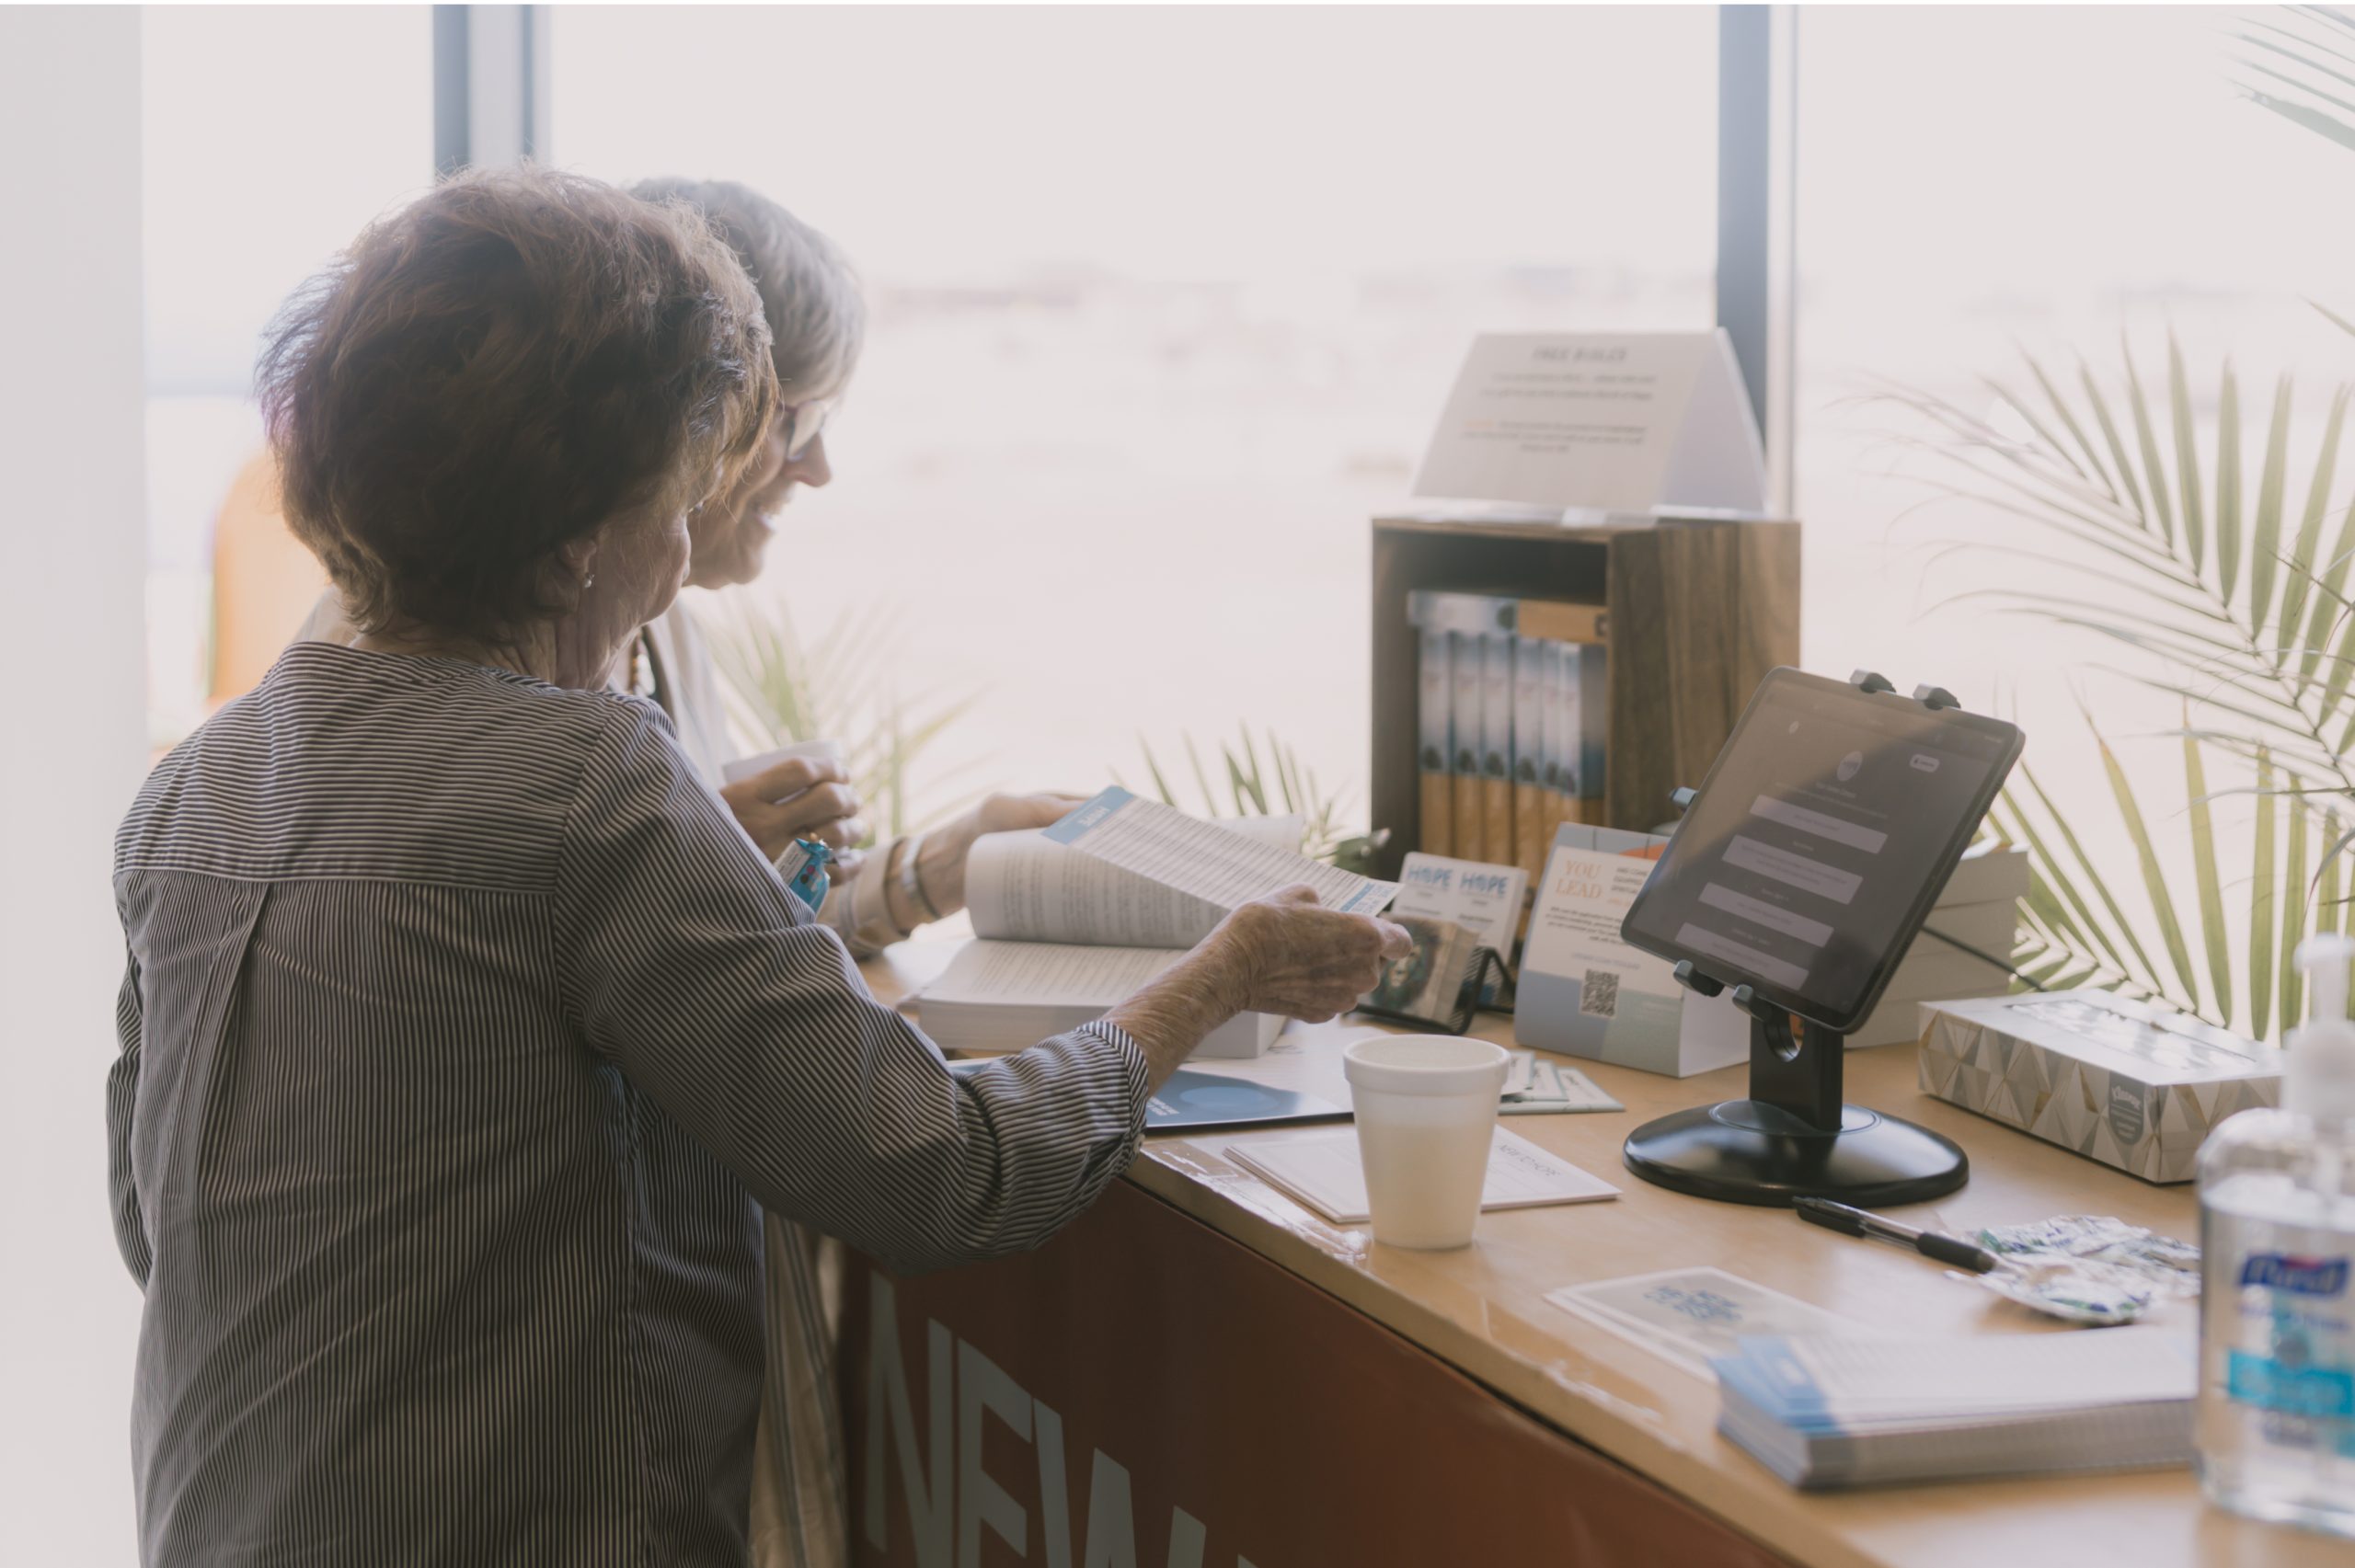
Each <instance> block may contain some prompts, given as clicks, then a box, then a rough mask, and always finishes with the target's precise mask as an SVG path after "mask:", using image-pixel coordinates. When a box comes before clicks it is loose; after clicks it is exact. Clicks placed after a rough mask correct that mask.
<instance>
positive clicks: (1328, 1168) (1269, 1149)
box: [1226, 1127, 1619, 1225]
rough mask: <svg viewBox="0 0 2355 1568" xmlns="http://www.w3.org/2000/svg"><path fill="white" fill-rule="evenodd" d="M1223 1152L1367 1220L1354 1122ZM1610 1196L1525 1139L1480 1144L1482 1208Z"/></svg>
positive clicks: (1345, 1214) (1347, 1220) (1305, 1197)
mask: <svg viewBox="0 0 2355 1568" xmlns="http://www.w3.org/2000/svg"><path fill="white" fill-rule="evenodd" d="M1226 1157H1227V1158H1228V1159H1230V1160H1232V1161H1234V1162H1235V1163H1236V1164H1238V1165H1242V1166H1244V1167H1246V1169H1248V1170H1250V1171H1252V1172H1253V1173H1256V1174H1258V1176H1259V1177H1260V1178H1261V1179H1263V1180H1265V1181H1266V1182H1268V1183H1269V1185H1272V1186H1277V1187H1281V1188H1282V1189H1283V1190H1284V1191H1285V1192H1287V1193H1290V1194H1291V1195H1292V1196H1293V1197H1296V1198H1298V1199H1299V1200H1300V1201H1301V1202H1303V1203H1304V1204H1306V1205H1307V1206H1308V1207H1311V1208H1313V1209H1315V1210H1316V1212H1317V1213H1319V1214H1321V1215H1323V1216H1324V1217H1325V1218H1326V1219H1330V1220H1332V1221H1334V1222H1335V1223H1336V1224H1340V1225H1362V1224H1364V1223H1365V1222H1366V1221H1367V1220H1368V1219H1372V1218H1373V1207H1372V1206H1371V1205H1370V1204H1369V1203H1368V1202H1367V1199H1366V1191H1365V1166H1364V1164H1363V1163H1362V1162H1361V1159H1360V1157H1359V1154H1358V1131H1357V1128H1355V1127H1343V1128H1341V1129H1339V1130H1338V1131H1335V1132H1307V1133H1302V1134H1300V1135H1299V1136H1297V1137H1293V1138H1270V1139H1261V1140H1259V1141H1258V1142H1255V1143H1231V1144H1228V1145H1227V1147H1226ZM1617 1196H1619V1189H1618V1188H1617V1187H1614V1186H1613V1185H1611V1184H1610V1183H1609V1182H1606V1181H1603V1180H1602V1179H1600V1178H1599V1177H1596V1176H1592V1175H1590V1174H1588V1173H1586V1172H1584V1171H1582V1170H1580V1169H1579V1167H1577V1166H1576V1165H1573V1164H1571V1163H1570V1162H1568V1161H1567V1160H1559V1159H1557V1158H1555V1157H1554V1156H1553V1155H1551V1154H1548V1153H1547V1152H1545V1150H1543V1149H1540V1148H1538V1147H1537V1145H1535V1144H1534V1143H1532V1142H1530V1141H1529V1139H1525V1138H1519V1137H1516V1136H1514V1135H1513V1134H1511V1133H1509V1132H1505V1131H1502V1130H1499V1132H1498V1133H1497V1135H1496V1141H1494V1142H1493V1143H1491V1144H1490V1145H1489V1146H1488V1179H1487V1180H1486V1181H1485V1182H1483V1183H1482V1184H1481V1187H1480V1207H1481V1208H1482V1209H1483V1210H1488V1209H1495V1208H1537V1207H1544V1206H1545V1205H1547V1204H1555V1203H1600V1202H1603V1201H1604V1200H1606V1199H1609V1198H1614V1197H1617Z"/></svg>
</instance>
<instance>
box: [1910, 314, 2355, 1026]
mask: <svg viewBox="0 0 2355 1568" xmlns="http://www.w3.org/2000/svg"><path fill="white" fill-rule="evenodd" d="M2122 358H2123V361H2124V362H2123V376H2122V385H2119V386H2118V387H2116V388H2115V389H2113V388H2111V387H2106V386H2105V384H2104V383H2103V381H2102V379H2101V378H2100V377H2098V376H2097V374H2096V372H2095V371H2094V370H2093V368H2092V367H2091V366H2090V365H2088V364H2086V363H2085V362H2083V361H2080V362H2079V363H2078V364H2077V365H2076V366H2075V367H2074V375H2068V376H2062V375H2056V374H2055V373H2053V372H2051V371H2050V370H2049V369H2048V367H2047V366H2046V365H2045V364H2044V363H2042V362H2040V361H2038V360H2037V359H2036V358H2034V357H2033V356H2024V359H2025V368H2024V373H2023V374H2022V375H2021V376H2020V377H2018V378H2016V380H2014V381H2012V382H2009V383H2006V382H2002V381H1990V382H1989V383H1987V390H1988V391H1989V393H1990V394H1991V395H1992V396H1993V409H1994V410H1995V411H1996V412H1993V413H1991V414H1990V415H1987V416H1982V415H1979V414H1976V413H1973V412H1970V411H1969V410H1967V409H1965V408H1962V407H1961V406H1958V405H1956V404H1954V403H1952V402H1950V401H1947V400H1944V399H1940V398H1936V397H1932V396H1927V395H1920V394H1914V393H1908V392H1902V391H1900V392H1896V393H1893V394H1891V395H1892V396H1893V397H1895V398H1896V399H1897V400H1898V401H1899V402H1900V403H1901V404H1902V405H1903V406H1906V407H1907V408H1909V409H1910V410H1911V411H1912V412H1913V414H1914V415H1915V416H1917V417H1918V418H1921V419H1923V420H1925V421H1926V422H1927V423H1928V424H1929V426H1930V427H1931V428H1932V429H1934V430H1935V432H1936V434H1935V436H1934V437H1931V438H1927V439H1925V440H1924V441H1921V443H1920V444H1922V445H1924V446H1925V447H1927V448H1928V449H1929V450H1931V451H1932V452H1934V453H1935V454H1936V460H1937V461H1938V462H1939V463H1940V464H1943V465H1944V467H1943V468H1942V470H1941V472H1940V474H1939V476H1938V479H1937V481H1936V483H1937V486H1938V488H1939V489H1941V490H1942V491H1944V492H1945V493H1947V495H1949V496H1953V497H1956V498H1966V499H1969V500H1971V501H1974V502H1977V503H1979V504H1982V505H1984V506H1988V507H1992V508H1994V509H1999V510H2001V511H2003V512H2005V513H2007V514H2009V515H2011V516H2013V517H2016V518H2021V519H2026V520H2028V521H2030V522H2032V523H2033V524H2035V525H2036V526H2037V527H2038V528H2039V529H2040V530H2042V531H2045V532H2049V533H2050V534H2051V535H2052V536H2054V538H2055V541H2056V543H2059V544H2062V548H2061V549H2060V550H2059V551H2058V552H2057V553H2051V554H2048V553H2042V552H2038V553H2032V554H2026V555H2023V554H2022V553H2019V552H2015V551H2009V550H2006V551H2005V555H2006V556H2007V557H2008V558H2009V559H2011V560H2013V561H2015V562H2016V561H2021V560H2026V561H2028V562H2032V563H2033V564H2034V565H2035V567H2037V570H2038V572H2039V586H2029V585H2024V584H2019V583H2016V582H2015V583H2009V584H2005V585H2004V586H1999V587H1994V588H1989V589H1979V590H1976V591H1975V592H1973V593H1970V594H1968V595H1963V596H1959V597H1964V598H1971V599H1978V600H1982V601H1992V602H1993V605H1994V606H1995V607H1996V608H1997V609H1998V610H2000V611H2003V612H2010V613H2015V614H2020V615H2026V616H2030V617H2034V618H2037V619H2040V620H2043V621H2046V622H2048V623H2051V624H2058V625H2062V626H2068V627H2074V628H2076V629H2077V630H2079V631H2082V632H2085V633H2089V634H2092V635H2095V636H2097V637H2099V638H2102V639H2105V640H2107V641H2108V642H2110V643H2113V644H2115V645H2118V646H2119V647H2123V648H2125V649H2127V650H2131V653H2132V655H2134V656H2135V657H2133V658H2131V659H2129V660H2128V661H2127V662H2126V663H2124V664H2123V665H2121V666H2116V667H2107V668H2110V669H2111V670H2112V671H2113V672H2114V673H2117V674H2120V675H2122V676H2124V677H2125V678H2126V679H2128V680H2131V681H2135V682H2137V683H2139V684H2141V685H2142V686H2144V687H2147V688H2150V689H2152V690H2154V691H2157V692H2164V693H2165V694H2167V695H2168V696H2170V697H2172V698H2173V699H2174V700H2175V702H2176V703H2177V704H2179V707H2180V711H2181V713H2182V715H2183V717H2182V723H2181V725H2180V727H2178V728H2177V729H2175V730H2173V731H2171V732H2168V733H2167V734H2166V736H2165V740H2166V741H2167V742H2168V743H2169V746H2170V749H2171V750H2174V751H2175V752H2176V754H2177V765H2179V766H2180V767H2181V768H2182V769H2183V779H2184V786H2185V790H2186V793H2187V795H2188V807H2187V808H2186V810H2185V811H2184V813H2183V817H2182V822H2183V829H2184V831H2185V832H2186V834H2187V840H2186V841H2185V844H2184V846H2183V847H2184V848H2186V849H2187V850H2188V862H2189V865H2190V881H2191V887H2190V890H2189V897H2188V898H2187V897H2185V896H2183V889H2182V888H2181V887H2179V886H2178V885H2177V877H2176V876H2171V875H2170V873H2169V871H2168V869H2167V859H2168V857H2166V856H2164V855H2162V853H2160V842H2159V841H2158V840H2157V839H2156V838H2155V837H2154V828H2153V824H2152V820H2151V818H2150V816H2149V814H2148V813H2146V811H2145V810H2144V808H2143V797H2144V795H2145V793H2146V790H2147V784H2145V786H2144V787H2142V788H2138V786H2137V784H2136V782H2135V780H2136V774H2135V773H2133V772H2132V771H2130V769H2129V768H2128V767H2127V766H2126V765H2125V764H2124V763H2122V762H2121V761H2120V760H2119V755H2118V752H2117V750H2115V749H2114V747H2113V745H2112V741H2111V738H2108V737H2106V736H2104V735H2102V734H2101V733H2100V732H2099V730H2098V729H2097V730H2096V731H2095V735H2094V741H2095V745H2096V747H2097V750H2098V752H2099V755H2100V759H2101V763H2102V769H2103V773H2104V774H2105V776H2106V778H2107V780H2108V786H2109V791H2110V794H2111V796H2112V798H2113V800H2114V801H2115V803H2116V805H2117V807H2118V813H2119V822H2120V824H2121V825H2122V827H2123V829H2124V830H2125V832H2126V835H2127V837H2128V838H2129V840H2130V841H2131V843H2132V846H2133V849H2134V855H2135V860H2136V875H2137V877H2138V879H2139V881H2140V883H2141V885H2142V893H2143V895H2144V897H2145V898H2146V900H2147V906H2148V907H2147V910H2145V911H2141V912H2130V911H2129V910H2128V908H2127V906H2126V904H2125V903H2124V902H2122V901H2121V900H2120V898H2119V897H2118V896H2117V894H2116V892H2115V891H2114V890H2113V888H2112V887H2111V886H2110V880H2111V879H2110V878H2109V877H2108V876H2105V874H2104V871H2103V868H2102V867H2101V866H2099V865H2097V863H2096V859H2095V857H2094V855H2093V854H2092V853H2088V851H2087V849H2086V847H2085V841H2084V840H2083V839H2082V837H2081V836H2080V835H2079V834H2078V832H2077V831H2076V830H2075V829H2074V827H2073V826H2072V825H2071V823H2070V821H2069V819H2068V818H2067V817H2066V816H2065V815H2064V814H2063V813H2062V811H2061V809H2060V808H2059V807H2057V806H2056V805H2055V803H2054V801H2053V798H2052V795H2051V793H2050V792H2048V791H2047V790H2046V789H2045V788H2044V786H2043V784H2041V783H2040V782H2039V779H2038V777H2037V775H2036V773H2035V772H2034V770H2033V769H2030V768H2028V767H2026V766H2023V767H2022V769H2021V771H2020V773H2019V776H2018V778H2017V780H2016V783H2015V784H2014V786H2013V787H2012V788H2011V789H2010V790H2009V791H2007V792H2006V794H2005V796H2004V798H2003V799H2002V800H2001V801H2000V802H1999V804H1998V806H1997V807H1996V809H1995V811H1994V812H1993V814H1992V816H1991V822H1992V824H1993V830H1995V831H1996V832H1998V833H1999V834H2001V835H2002V836H2004V837H2005V838H2006V839H2008V840H2010V841H2014V842H2018V843H2022V844H2025V845H2026V846H2027V847H2028V849H2029V851H2030V853H2031V858H2032V863H2033V866H2034V877H2033V880H2032V884H2031V887H2030V891H2029V895H2028V901H2027V906H2026V910H2025V934H2024V936H2023V940H2022V944H2021V946H2020V949H2019V951H2018V953H2017V954H2016V956H2015V962H2016V965H2017V967H2020V968H2021V969H2022V970H2023V971H2024V972H2025V974H2026V975H2027V976H2028V978H2029V979H2031V980H2032V981H2034V982H2036V983H2039V984H2042V985H2046V986H2048V987H2050V988H2052V989H2061V988H2062V987H2065V986H2072V985H2087V984H2091V985H2108V986H2113V987H2119V988H2122V989H2128V990H2137V991H2141V992H2143V993H2146V994H2150V995H2154V996H2157V997H2159V998H2162V999H2164V1000H2165V1001H2169V1002H2171V1003H2173V1004H2175V1005H2177V1006H2178V1007H2181V1008H2183V1009H2185V1010H2186V1011H2188V1012H2192V1013H2198V1014H2200V1015H2201V1016H2203V1017H2206V1018H2208V1019H2210V1020H2211V1022H2215V1023H2218V1024H2226V1025H2229V1026H2237V1027H2243V1028H2246V1031H2247V1032H2248V1033H2250V1034H2253V1035H2256V1036H2259V1037H2263V1036H2267V1035H2268V1034H2269V1032H2270V1031H2271V1029H2272V1028H2273V1026H2274V1024H2275V1023H2276V1022H2277V1021H2279V1022H2281V1023H2284V1024H2287V1023H2290V1022H2294V1021H2295V1019H2296V1017H2297V1016H2298V1013H2299V1009H2300V1002H2301V997H2300V981H2299V976H2298V973H2297V971H2296V969H2295V967H2293V965H2292V962H2291V958H2292V954H2293V953H2294V951H2295V949H2296V946H2297V944H2298V942H2299V940H2300V938H2301V937H2303V935H2304V934H2305V933H2307V931H2308V930H2309V929H2313V930H2331V929H2337V928H2338V925H2339V924H2340V922H2341V921H2342V919H2343V905H2342V901H2341V898H2340V896H2339V888H2338V881H2339V864H2338V856H2339V853H2340V852H2341V851H2342V850H2344V849H2345V848H2346V847H2347V845H2348V842H2349V838H2350V837H2355V835H2350V834H2349V833H2346V832H2343V831H2342V830H2341V824H2342V823H2343V822H2349V821H2355V771H2350V770H2349V766H2348V764H2347V762H2346V760H2345V757H2344V755H2343V754H2344V753H2345V752H2346V751H2347V750H2348V749H2349V746H2350V744H2355V682H2350V679H2349V677H2350V675H2351V674H2355V616H2350V615H2349V610H2350V609H2355V601H2350V600H2349V597H2348V594H2347V588H2348V582H2347V578H2348V571H2349V562H2350V559H2355V525H2350V522H2349V515H2348V511H2347V509H2346V508H2344V507H2343V506H2334V504H2333V496H2334V493H2335V485H2336V477H2337V468H2338V448H2339V441H2340V438H2341V435H2342V433H2343V431H2344V429H2345V427H2346V422H2347V414H2348V405H2349V395H2350V391H2349V388H2348V387H2345V386H2341V387H2339V388H2338V390H2337V391H2336V393H2335V394H2334V395H2333V396H2332V398H2331V400H2330V405H2329V412H2328V414H2327V416H2326V419H2325V422H2324V424H2323V427H2322V432H2321V436H2320V440H2319V443H2318V445H2317V447H2316V448H2315V454H2314V456H2313V457H2312V459H2311V460H2310V461H2309V462H2308V463H2306V464H2304V465H2303V472H2302V473H2299V474H2296V475H2293V474H2292V460H2291V452H2292V428H2293V425H2294V424H2295V413H2294V409H2293V403H2292V389H2291V383H2290V381H2289V379H2288V378H2287V377H2280V378H2277V379H2276V380H2275V381H2274V383H2273V385H2272V388H2271V395H2270V413H2269V418H2268V419H2267V420H2266V423H2265V427H2264V429H2265V435H2264V441H2263V445H2262V449H2261V452H2257V454H2256V455H2257V461H2256V463H2255V465H2254V467H2251V466H2250V465H2249V464H2247V463H2246V456H2247V455H2249V454H2248V452H2246V450H2245V448H2244V445H2243V429H2242V415H2241V407H2242V397H2241V383H2240V381H2239V379H2238V377H2237V375H2236V374H2235V372H2234V370H2233V368H2232V366H2231V364H2230V362H2229V361H2227V362H2226V363H2225V364H2224V365H2223V368H2222V370H2221V372H2219V373H2218V376H2217V380H2216V382H2215V383H2214V384H2215V385H2216V387H2217V404H2216V409H2217V413H2216V428H2215V430H2214V433H2213V436H2212V438H2211V441H2210V442H2209V443H2208V444H2207V446H2206V447H2205V449H2204V450H2203V447H2202V443H2201V441H2200V435H2199V428H2198V423H2197V421H2196V420H2195V418H2194V412H2193V395H2192V383H2191V379H2190V376H2189V373H2188V371H2187V370H2186V367H2185V364H2184V357H2183V354H2182V351H2181V349H2180V348H2179V347H2178V345H2177V343H2176V341H2175V339H2174V338H2173V336H2172V334H2170V336H2169V338H2168V341H2167V352H2166V369H2165V375H2164V377H2151V378H2148V379H2146V378H2145V376H2144V375H2143V374H2142V372H2140V371H2139V370H2138V368H2137V367H2136V365H2135V362H2134V359H2133V354H2132V349H2131V345H2124V346H2123V347H2122ZM1998 420H2001V421H2002V424H2003V425H2005V426H2010V427H2012V428H2010V429H2005V428H2000V427H1999V424H1998ZM1963 548H1966V549H1969V548H1982V549H1998V548H2002V547H2001V546H1995V545H1971V544H1967V545H1965V546H1963ZM2073 575H2074V577H2075V578H2078V579H2079V580H2081V581H2083V582H2085V583H2086V584H2087V585H2088V586H2090V588H2091V591H2084V592H2076V591H2071V589H2072V587H2073V584H2072V581H2071V578H2072V576H2073ZM2090 724H2091V719H2090V715H2089V716H2088V725H2089V726H2090ZM2226 796H2244V797H2246V799H2247V800H2248V801H2249V803H2250V806H2251V808H2252V811H2253V823H2252V826H2251V829H2250V831H2249V835H2248V837H2247V838H2246V840H2245V841H2242V842H2241V843H2239V844H2236V845H2232V846H2227V845H2225V844H2224V843H2223V842H2222V841H2221V835H2220V834H2219V832H2218V830H2217V824H2216V821H2215V818H2214V814H2213V806H2214V803H2215V802H2216V801H2217V800H2219V799H2220V798H2223V797H2226ZM2228 869H2229V871H2230V872H2231V873H2232V875H2229V876H2228V874H2227V873H2228ZM2228 898H2233V899H2235V900H2245V901H2246V903H2245V907H2246V910H2247V922H2248V931H2247V938H2246V946H2245V948H2244V949H2242V950H2241V951H2239V952H2237V953H2236V952H2235V951H2234V944H2233V943H2232V941H2231V939H2230V937H2229V936H2228V934H2227V933H2228V916H2227V913H2226V907H2227V900H2228ZM2187 911H2190V913H2187ZM2195 944H2196V945H2197V946H2198V948H2199V949H2200V951H2199V952H2198V953H2197V955H2195V952H2194V947H2195Z"/></svg>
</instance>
